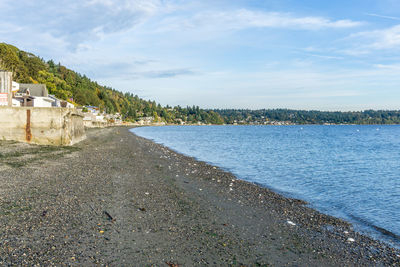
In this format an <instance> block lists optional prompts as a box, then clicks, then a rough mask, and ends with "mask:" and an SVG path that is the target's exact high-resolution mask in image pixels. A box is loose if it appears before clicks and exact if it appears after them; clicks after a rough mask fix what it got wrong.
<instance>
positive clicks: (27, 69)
mask: <svg viewBox="0 0 400 267" xmlns="http://www.w3.org/2000/svg"><path fill="white" fill-rule="evenodd" d="M0 69H3V70H8V71H12V72H13V73H14V77H13V79H14V80H15V81H16V82H19V83H42V84H46V86H47V89H48V90H49V93H50V94H53V95H55V96H56V97H57V98H59V99H63V100H70V101H73V102H74V103H75V104H77V105H81V106H83V105H93V106H98V107H100V108H101V109H102V110H106V111H107V113H116V112H118V113H120V114H122V116H123V118H124V119H125V120H130V121H134V120H136V119H137V118H139V117H148V116H153V117H154V118H155V120H158V121H165V122H167V123H175V122H177V121H180V120H182V121H185V122H189V123H197V122H203V123H212V124H222V123H223V122H224V121H223V119H222V118H221V117H220V116H219V115H218V114H217V113H215V112H213V111H211V110H209V111H205V110H200V109H199V107H187V108H181V107H179V106H178V107H175V108H171V107H168V106H167V107H162V106H161V105H160V104H157V103H156V102H154V101H150V100H144V99H141V98H139V97H138V96H137V95H133V94H131V93H125V94H124V93H122V92H119V91H117V90H115V89H113V88H110V87H107V86H103V85H100V84H98V83H97V82H95V81H92V80H90V79H89V78H88V77H86V76H85V75H81V74H79V73H77V72H75V71H73V70H70V69H68V68H66V67H65V66H62V65H61V64H55V63H54V62H53V61H52V60H50V61H47V62H45V61H44V60H43V59H41V58H39V57H37V56H35V55H33V54H32V53H29V52H25V51H22V50H19V49H18V48H16V47H15V46H12V45H9V44H5V43H0Z"/></svg>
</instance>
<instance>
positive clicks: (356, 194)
mask: <svg viewBox="0 0 400 267" xmlns="http://www.w3.org/2000/svg"><path fill="white" fill-rule="evenodd" d="M132 131H133V132H134V133H135V134H137V135H140V136H143V137H145V138H148V139H152V140H154V141H155V142H157V143H161V144H164V145H166V146H168V147H170V148H172V149H174V150H175V151H178V152H181V153H183V154H186V155H189V156H192V157H195V158H197V159H199V160H202V161H206V162H209V163H211V164H214V165H217V166H220V167H222V168H224V169H226V170H229V171H231V172H232V173H234V174H235V175H237V176H238V177H239V178H241V179H243V180H247V181H251V182H256V183H259V184H262V185H264V186H266V187H269V188H272V189H274V190H275V191H278V192H280V193H283V194H285V195H288V196H291V197H295V198H299V199H303V200H306V201H308V202H309V203H310V206H311V207H313V208H316V209H318V210H320V211H322V212H324V213H327V214H330V215H334V216H336V217H341V218H344V219H346V220H348V221H351V222H352V223H353V224H354V226H355V229H356V230H359V231H361V232H364V233H368V234H370V235H372V236H374V237H375V238H379V239H381V240H384V241H386V242H390V243H392V244H393V245H395V246H396V247H399V246H400V239H399V236H400V166H399V165H400V126H347V125H346V126H314V125H313V126H168V127H143V128H135V129H133V130H132ZM379 228H382V229H385V230H387V231H389V232H390V233H386V234H382V229H381V231H380V232H379V231H377V229H378V230H379Z"/></svg>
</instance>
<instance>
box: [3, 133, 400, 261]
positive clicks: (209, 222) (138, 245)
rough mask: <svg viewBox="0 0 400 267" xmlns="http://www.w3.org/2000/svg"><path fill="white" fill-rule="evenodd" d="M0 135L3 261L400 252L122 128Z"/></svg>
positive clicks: (293, 257)
mask: <svg viewBox="0 0 400 267" xmlns="http://www.w3.org/2000/svg"><path fill="white" fill-rule="evenodd" d="M87 136H88V138H87V139H86V140H85V141H82V142H80V143H79V144H76V145H75V146H72V147H47V146H36V145H29V144H24V143H16V142H10V141H0V171H1V173H0V242H1V246H0V265H6V266H7V265H18V266H35V265H36V266H42V265H43V266H52V265H56V266H64V265H67V266H70V265H75V266H94V265H100V266H400V251H399V250H397V249H395V248H393V247H390V246H388V245H387V244H384V243H382V242H379V241H376V240H373V239H371V238H369V237H367V236H364V235H361V234H359V233H357V232H354V231H353V230H352V226H351V224H349V223H347V222H345V221H343V220H340V219H337V218H334V217H331V216H327V215H324V214H321V213H319V212H317V211H315V210H313V209H311V208H309V207H307V203H305V202H304V201H302V200H297V199H291V198H286V197H284V196H281V195H279V194H277V193H275V192H273V191H271V190H269V189H267V188H263V187H260V186H258V185H256V184H253V183H249V182H245V181H242V180H240V179H238V178H237V177H236V176H234V175H233V174H231V173H229V172H226V171H224V170H222V169H220V168H218V167H215V166H212V165H209V164H207V163H205V162H200V161H197V160H195V159H193V158H190V157H187V156H184V155H181V154H178V153H176V152H174V151H172V150H170V149H168V148H167V147H164V146H162V145H159V144H155V143H153V142H151V141H149V140H146V139H144V138H141V137H138V136H135V135H134V134H132V133H131V132H129V128H125V127H115V128H105V129H92V130H89V131H88V133H87Z"/></svg>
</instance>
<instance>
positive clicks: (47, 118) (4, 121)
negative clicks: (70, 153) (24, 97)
mask: <svg viewBox="0 0 400 267" xmlns="http://www.w3.org/2000/svg"><path fill="white" fill-rule="evenodd" d="M0 138H1V139H3V140H15V141H22V142H30V143H35V144H41V145H72V144H74V143H77V142H79V141H81V140H83V139H85V138H86V135H85V129H84V125H83V116H82V115H81V114H79V113H77V112H76V111H75V110H74V109H69V108H54V107H53V108H32V107H0Z"/></svg>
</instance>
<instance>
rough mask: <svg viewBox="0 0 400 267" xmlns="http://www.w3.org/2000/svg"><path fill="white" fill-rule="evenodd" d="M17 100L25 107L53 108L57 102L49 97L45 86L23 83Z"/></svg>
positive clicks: (17, 93)
mask: <svg viewBox="0 0 400 267" xmlns="http://www.w3.org/2000/svg"><path fill="white" fill-rule="evenodd" d="M15 98H16V99H17V100H19V101H21V103H22V104H21V105H22V106H25V107H52V106H54V102H56V100H55V99H54V98H55V97H49V94H48V91H47V88H46V85H45V84H27V83H21V84H19V90H18V92H16V94H15Z"/></svg>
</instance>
